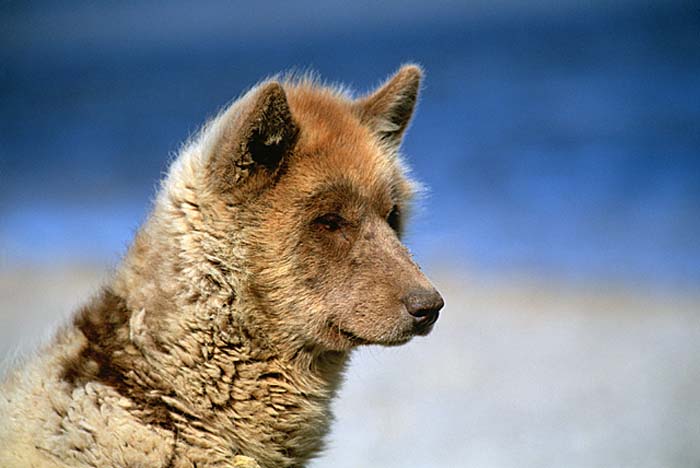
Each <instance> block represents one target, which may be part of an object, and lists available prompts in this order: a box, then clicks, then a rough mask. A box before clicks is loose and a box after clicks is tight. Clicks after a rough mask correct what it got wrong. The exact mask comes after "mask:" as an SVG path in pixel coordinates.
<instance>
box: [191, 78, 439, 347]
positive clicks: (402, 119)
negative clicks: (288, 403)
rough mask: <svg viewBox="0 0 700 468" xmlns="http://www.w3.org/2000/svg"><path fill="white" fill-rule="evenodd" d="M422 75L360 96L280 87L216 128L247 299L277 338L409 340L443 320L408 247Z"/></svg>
mask: <svg viewBox="0 0 700 468" xmlns="http://www.w3.org/2000/svg"><path fill="white" fill-rule="evenodd" d="M421 74H422V73H421V70H420V68H419V67H417V66H415V65H408V66H404V67H402V68H401V69H400V70H399V71H398V72H397V73H396V74H395V75H394V76H393V77H391V78H390V79H389V80H388V81H387V82H386V83H385V84H383V85H382V86H380V87H379V89H377V90H376V91H374V92H372V93H370V94H369V95H367V96H365V97H362V98H360V99H351V98H349V97H348V96H346V95H345V94H344V93H343V92H341V91H338V90H336V89H333V88H328V87H323V86H319V85H318V84H317V83H316V82H314V81H313V80H311V79H304V78H302V79H293V80H283V81H281V82H280V81H275V80H273V81H267V82H265V83H262V84H260V85H259V86H257V87H256V88H254V89H252V90H251V91H249V92H248V93H247V94H246V95H245V96H244V97H243V98H241V99H240V100H239V101H237V102H236V103H234V105H233V106H232V107H231V108H229V109H228V110H227V111H225V112H224V113H223V114H222V115H221V116H220V117H219V118H217V119H216V120H215V121H214V122H213V123H212V124H211V125H210V127H209V128H208V129H207V130H206V131H205V133H204V137H203V140H202V144H203V148H204V150H203V152H202V154H203V158H204V159H203V160H204V161H205V163H206V164H205V167H206V169H205V176H206V187H207V189H206V190H207V191H208V193H210V194H212V197H216V198H217V199H218V200H222V203H221V207H222V208H220V209H219V211H218V213H219V214H218V215H215V217H216V216H218V218H219V219H217V220H216V221H215V222H217V223H218V226H219V228H218V230H219V231H222V230H223V231H225V232H221V233H220V235H221V237H222V238H228V239H232V240H231V242H232V243H237V244H238V245H237V247H236V248H239V249H240V248H243V249H244V250H245V255H244V256H243V258H242V260H241V261H243V262H244V263H245V264H244V265H239V267H240V270H241V271H245V272H247V273H246V275H245V278H246V279H245V281H241V286H240V287H241V288H243V289H244V290H245V291H241V293H244V294H245V295H246V297H247V300H249V301H254V302H255V303H256V305H257V307H255V315H256V316H255V317H251V320H252V321H254V322H255V323H256V324H258V326H259V327H262V328H264V329H265V330H264V332H265V334H266V335H267V336H269V337H270V339H271V340H287V341H298V340H299V339H301V340H303V341H304V343H305V345H308V346H318V347H320V348H322V349H326V350H338V351H342V350H347V349H350V348H352V347H354V346H356V345H360V344H382V345H396V344H401V343H404V342H406V341H408V340H409V339H410V338H412V337H413V336H415V335H425V334H427V333H428V332H429V331H430V330H431V328H432V326H433V324H434V323H435V321H436V320H437V318H438V312H439V310H440V309H441V308H442V306H443V300H442V298H441V297H440V294H439V293H438V292H437V291H436V290H435V288H434V287H433V286H432V285H431V283H430V281H429V280H428V279H427V278H426V276H425V275H424V274H423V273H422V272H421V271H420V269H419V267H418V266H417V265H416V264H415V263H414V261H413V260H412V258H411V255H410V253H409V252H408V250H407V249H406V247H404V245H403V244H402V243H401V240H400V238H401V234H402V232H403V225H404V222H405V218H406V214H407V212H408V210H409V207H410V202H411V198H412V196H413V194H414V191H415V184H414V182H412V181H411V180H410V179H409V178H408V175H407V169H406V167H405V165H404V163H403V161H402V159H401V157H400V154H399V146H400V143H401V139H402V137H403V134H404V132H405V130H406V128H407V127H408V124H409V122H410V119H411V115H412V114H413V110H414V107H415V104H416V100H417V95H418V91H419V87H420V80H421ZM222 220H223V221H224V222H222ZM244 225H245V229H244V231H245V233H244V234H243V230H242V229H243V228H242V226H244ZM226 231H228V232H226ZM238 233H240V234H238ZM233 239H235V240H233Z"/></svg>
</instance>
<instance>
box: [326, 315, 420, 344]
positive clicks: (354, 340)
mask: <svg viewBox="0 0 700 468" xmlns="http://www.w3.org/2000/svg"><path fill="white" fill-rule="evenodd" d="M326 325H327V326H328V329H329V330H330V331H331V333H332V334H333V335H335V336H340V337H342V338H343V339H344V340H345V341H347V342H349V343H350V344H351V345H352V346H360V345H381V346H398V345H402V344H404V343H407V342H408V341H410V340H411V338H412V337H413V334H412V333H409V334H407V335H406V336H400V337H395V338H390V339H383V340H370V339H367V338H363V337H361V336H359V335H357V334H356V333H353V332H351V331H350V330H348V329H346V328H343V327H341V326H340V325H338V324H337V323H336V322H334V321H332V320H328V321H327V322H326Z"/></svg>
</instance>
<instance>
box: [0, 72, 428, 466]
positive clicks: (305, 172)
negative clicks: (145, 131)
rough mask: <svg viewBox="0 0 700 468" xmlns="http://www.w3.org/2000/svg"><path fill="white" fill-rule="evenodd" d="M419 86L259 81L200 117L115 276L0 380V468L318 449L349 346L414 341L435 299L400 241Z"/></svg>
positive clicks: (396, 80)
mask: <svg viewBox="0 0 700 468" xmlns="http://www.w3.org/2000/svg"><path fill="white" fill-rule="evenodd" d="M420 77H421V71H420V69H419V68H418V67H416V66H414V65H408V66H405V67H403V68H401V70H399V72H398V73H397V74H396V75H395V76H394V77H392V78H391V79H390V80H389V81H388V82H387V83H386V84H384V85H383V86H382V87H380V89H378V90H377V91H376V92H374V93H372V94H370V95H368V96H366V97H364V98H361V99H358V100H354V99H351V98H350V97H349V96H348V95H347V94H345V93H343V92H341V91H339V90H337V89H334V88H327V87H323V86H321V85H319V84H318V83H317V82H316V81H314V80H313V79H309V78H301V79H299V78H294V79H286V80H280V81H278V80H268V81H265V82H263V83H261V84H259V85H258V86H256V87H255V88H253V89H252V90H250V91H249V92H248V93H247V94H245V95H244V96H243V97H242V98H240V99H239V100H237V101H236V102H234V103H233V104H232V105H231V106H230V107H229V108H228V109H226V110H225V111H224V112H222V113H221V114H220V115H219V116H218V117H216V118H215V119H214V120H212V121H211V122H210V123H209V124H208V125H206V126H205V127H204V128H203V130H202V131H201V132H200V134H199V135H198V136H197V137H195V138H194V139H193V140H192V141H191V142H190V143H189V144H187V145H185V147H184V148H183V150H182V151H181V153H180V155H179V156H178V157H177V159H176V160H175V161H174V162H173V164H172V166H171V168H170V171H169V173H168V176H167V177H166V179H165V180H164V181H163V183H162V187H161V189H160V191H159V194H158V196H157V199H156V201H155V204H154V209H153V212H152V214H151V215H150V217H149V219H148V220H147V221H146V223H145V224H144V226H143V227H142V228H141V230H140V231H139V232H138V234H137V236H136V238H135V240H134V242H133V245H132V246H131V247H130V249H129V251H128V253H127V255H126V257H125V259H124V261H123V262H122V264H121V265H120V266H119V267H118V269H117V270H116V272H115V274H114V277H113V279H112V280H111V281H110V282H109V284H107V285H106V286H105V287H104V289H103V290H102V292H101V293H100V294H98V295H97V296H96V297H95V298H94V299H93V300H92V302H90V303H89V304H88V305H86V306H85V307H84V308H83V309H82V310H80V311H79V312H78V313H77V314H76V315H75V317H74V319H73V320H72V322H71V323H70V324H68V325H66V326H65V327H63V328H62V329H61V330H60V331H59V332H58V334H57V336H56V337H55V339H54V340H53V341H52V343H50V345H48V346H47V347H45V348H43V349H41V350H40V351H39V352H37V353H36V356H35V357H34V358H33V359H30V360H29V361H28V362H27V363H26V365H24V366H23V367H21V368H18V369H16V370H14V371H11V372H10V373H8V375H7V376H6V377H5V380H4V382H3V384H2V393H1V395H2V396H1V397H0V466H3V467H15V466H16V467H24V466H32V467H105V466H120V467H127V466H128V467H195V466H196V467H204V466H211V467H219V466H234V464H239V463H241V460H243V462H242V463H243V464H245V463H248V462H251V463H254V462H252V461H251V460H250V459H248V458H246V459H243V458H240V457H239V458H236V459H235V461H234V456H237V455H242V456H246V457H251V458H252V459H254V460H255V461H256V462H257V463H258V464H259V465H260V466H263V467H291V466H303V465H304V464H306V463H307V462H308V460H309V459H311V458H312V457H314V456H315V455H317V454H318V453H319V451H320V450H321V449H322V445H323V437H324V434H326V432H327V430H328V426H329V423H330V421H331V414H330V409H329V403H330V401H331V399H332V398H333V396H334V395H335V393H336V391H337V389H338V385H339V384H340V382H341V378H342V373H343V369H344V367H345V365H346V362H347V360H348V357H349V355H350V352H351V350H352V349H353V348H355V347H356V346H358V345H362V344H382V345H396V344H401V343H404V342H406V341H408V340H409V339H410V338H411V337H413V336H415V335H424V334H427V333H428V332H429V331H430V328H431V326H432V324H433V322H434V321H435V319H436V318H437V311H438V309H439V308H440V307H441V306H442V299H441V298H440V296H439V295H438V294H437V292H436V291H435V290H434V288H433V287H432V286H431V284H430V282H429V281H428V280H427V279H426V278H425V277H424V275H423V274H422V273H421V272H420V270H419V269H418V267H417V266H416V265H415V264H414V263H413V261H412V260H411V257H410V254H409V253H408V251H407V250H406V249H405V248H404V247H403V245H402V244H401V242H400V240H399V234H400V232H401V230H402V224H403V220H404V217H405V213H406V211H407V210H408V206H409V202H410V199H411V196H412V194H413V191H414V184H413V183H412V182H411V181H410V180H409V179H408V178H407V173H406V169H405V167H404V164H403V162H402V160H401V158H400V156H399V153H398V148H399V145H400V141H401V137H402V135H403V133H404V131H405V130H406V128H407V126H408V123H409V120H410V118H411V114H412V112H413V108H414V105H415V102H416V98H417V93H418V89H419V83H420ZM426 317H428V318H427V319H426ZM236 466H238V465H236ZM241 466H243V465H241Z"/></svg>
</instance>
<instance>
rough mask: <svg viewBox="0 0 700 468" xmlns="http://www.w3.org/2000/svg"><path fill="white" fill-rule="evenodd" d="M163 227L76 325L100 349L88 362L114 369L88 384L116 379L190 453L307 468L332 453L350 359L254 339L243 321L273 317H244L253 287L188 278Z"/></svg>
mask: <svg viewBox="0 0 700 468" xmlns="http://www.w3.org/2000/svg"><path fill="white" fill-rule="evenodd" d="M157 219H158V218H157V217H156V218H155V222H153V223H151V224H148V225H146V226H145V227H144V228H143V229H142V231H141V232H140V233H139V234H138V236H137V238H136V240H135V242H134V244H133V246H132V248H131V249H130V252H129V254H127V257H126V259H125V261H124V263H123V264H122V266H121V267H120V269H119V270H118V271H117V274H116V276H115V279H114V281H113V283H112V285H111V287H110V288H109V289H108V290H106V291H105V292H104V293H103V295H102V296H101V297H100V298H99V299H97V301H96V302H95V303H93V305H91V306H89V307H87V308H85V309H84V310H83V311H82V312H81V317H83V318H82V319H78V320H76V325H77V326H78V328H80V329H81V331H83V334H85V335H86V338H87V339H88V341H89V342H90V343H88V347H92V348H93V351H90V352H88V353H87V355H89V354H90V353H93V354H94V349H97V350H98V351H99V352H98V353H97V354H99V355H100V356H102V359H103V362H100V363H99V364H100V366H102V367H103V369H101V371H100V372H98V374H97V375H94V376H85V378H83V380H90V378H91V377H92V378H93V379H95V380H99V375H110V376H112V377H111V381H108V382H105V383H107V384H109V385H112V386H114V387H115V388H116V389H117V390H118V391H119V392H120V393H122V394H123V395H124V396H126V397H128V398H130V399H132V401H134V402H135V405H134V407H135V408H138V410H137V411H138V413H139V417H140V418H141V419H142V420H143V422H145V423H149V424H153V423H157V424H160V425H161V426H163V427H165V428H167V429H169V430H172V431H173V432H174V433H177V434H179V435H178V437H179V439H180V440H179V441H178V442H177V443H178V444H179V445H180V447H181V448H180V450H181V451H183V452H188V451H190V450H199V451H204V452H206V454H205V455H202V456H203V457H209V458H208V459H211V458H212V457H213V458H216V457H217V456H223V455H221V454H224V455H225V454H226V452H227V451H230V452H229V455H233V454H236V453H241V454H245V455H248V456H252V457H254V458H255V459H256V460H258V461H259V463H260V464H261V465H262V466H299V465H303V464H304V463H305V462H306V461H308V460H309V459H310V458H312V457H313V456H315V455H316V454H317V453H318V452H319V451H320V450H321V449H322V447H323V438H324V436H325V434H326V433H327V432H328V428H329V424H330V422H331V420H332V417H331V415H330V411H331V410H330V402H331V400H332V398H333V397H334V396H335V394H336V392H337V389H338V387H339V385H340V383H341V381H342V373H343V370H344V368H345V366H346V363H347V361H348V357H349V353H347V352H335V351H327V350H320V349H318V348H317V347H313V346H308V345H304V344H303V343H299V344H298V345H297V346H292V347H289V346H285V347H283V348H282V347H279V346H276V345H275V343H272V342H270V341H269V340H268V339H267V338H266V335H265V334H264V333H262V331H261V330H251V329H250V328H249V327H248V325H247V323H246V321H245V320H240V319H238V317H240V316H241V314H243V313H245V314H247V315H250V314H256V313H264V311H256V310H241V308H242V307H244V306H243V304H249V303H250V301H246V300H245V298H243V297H242V296H241V295H240V294H239V293H237V290H236V289H235V287H236V286H239V287H241V283H239V284H235V283H236V282H235V281H230V279H229V277H227V276H226V275H225V274H224V273H222V271H221V265H218V264H216V262H212V261H211V259H209V261H207V262H204V266H202V265H201V264H202V261H201V260H202V259H200V262H199V266H198V267H197V268H195V267H193V266H192V265H185V266H183V265H182V261H183V259H182V256H181V255H180V254H179V252H177V249H178V248H179V247H178V246H177V245H176V243H169V244H163V243H162V242H160V241H159V239H167V240H168V241H169V242H173V240H172V239H173V237H172V236H170V237H167V236H163V235H161V234H162V233H161V232H158V231H159V230H162V229H165V228H167V226H162V225H159V224H158V223H157ZM170 234H172V233H170ZM184 241H188V239H185V240H184ZM175 242H177V238H176V240H175ZM185 260H186V259H185ZM202 268H204V269H202ZM134 285H138V287H134ZM243 289H244V288H243ZM107 323H110V324H111V325H109V326H106V325H105V324H107ZM92 341H95V343H92ZM281 349H284V351H283V352H282V351H281ZM110 350H118V352H117V353H115V354H113V355H110V354H109V353H110ZM77 380H79V379H77ZM198 428H199V429H198ZM262 434H264V436H265V438H266V442H265V443H264V444H263V445H260V440H261V435H262ZM204 446H209V447H217V449H216V450H211V453H209V449H207V450H205V449H204V448H203V447H204ZM193 447H194V448H193ZM204 452H202V453H204Z"/></svg>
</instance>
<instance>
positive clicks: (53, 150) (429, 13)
mask: <svg viewBox="0 0 700 468" xmlns="http://www.w3.org/2000/svg"><path fill="white" fill-rule="evenodd" d="M163 5H164V4H162V3H161V2H156V1H144V0H139V1H101V2H96V1H70V2H65V1H60V2H59V1H34V2H20V1H4V2H2V3H1V4H0V18H1V19H0V21H1V26H2V27H0V43H1V44H2V46H1V47H0V102H1V103H2V107H1V109H0V263H2V264H4V265H5V266H8V265H15V264H50V263H60V262H64V261H76V260H78V261H98V262H100V261H104V262H116V261H117V260H118V258H119V255H120V254H121V253H123V251H124V249H125V247H126V245H127V244H128V241H129V239H130V238H131V237H132V235H133V232H134V230H135V229H136V228H137V227H138V225H139V222H140V221H141V220H142V219H143V218H144V216H145V215H146V213H147V210H148V208H149V206H148V205H149V203H148V200H149V199H151V198H152V196H153V194H154V191H155V187H156V183H157V180H158V179H159V178H160V176H161V174H162V172H163V171H164V170H165V169H166V168H167V163H168V160H169V159H170V158H171V157H172V155H173V154H174V153H176V152H177V150H178V147H179V145H180V143H181V142H182V141H183V140H185V139H186V138H187V137H188V135H190V134H191V133H192V132H194V131H195V130H196V129H197V128H198V126H199V125H201V124H202V123H203V122H204V121H205V119H207V118H208V117H210V116H212V115H213V114H214V113H215V112H216V111H217V110H218V109H219V108H220V107H221V106H222V105H224V104H225V103H227V102H229V101H230V100H231V99H233V98H235V97H236V96H237V95H239V94H240V93H241V91H243V90H244V89H245V88H246V87H249V86H250V85H252V84H254V83H255V82H256V81H258V80H259V79H261V78H263V77H265V76H267V75H270V74H274V73H277V72H279V71H284V70H290V69H296V70H307V69H312V70H315V71H317V72H319V73H320V75H321V76H322V77H324V78H325V79H326V80H328V81H332V82H343V83H347V84H349V85H351V87H353V88H354V89H355V90H358V91H359V92H364V91H368V90H370V89H371V88H372V87H373V86H375V85H377V84H378V83H379V82H380V81H381V80H382V79H383V78H385V77H386V76H387V75H388V74H390V73H392V72H393V71H394V70H396V69H397V67H398V66H399V65H400V64H401V63H403V62H407V61H416V62H418V63H420V64H422V65H423V66H424V67H425V69H426V71H427V79H426V82H425V88H424V91H423V95H422V101H421V104H420V108H419V111H418V114H417V118H416V119H415V121H414V124H413V127H412V129H411V130H410V132H409V134H408V137H407V139H406V141H405V145H404V150H405V153H406V154H407V156H408V159H409V161H410V163H411V164H412V166H413V167H414V169H415V174H416V175H417V177H418V178H419V179H421V180H422V181H424V182H425V183H426V184H427V185H428V186H429V187H430V188H431V192H430V196H429V197H428V198H427V199H426V200H425V201H424V202H423V210H421V211H419V213H418V216H417V219H416V222H415V223H414V227H415V229H414V230H413V231H411V233H410V235H409V239H408V241H409V244H411V246H412V247H413V248H414V250H415V251H416V252H417V254H418V256H419V258H420V259H421V260H423V261H429V262H433V263H434V264H440V265H446V266H450V267H456V268H464V269H468V270H476V271H491V272H500V271H524V272H534V273H537V274H540V275H543V276H547V275H556V276H558V277H563V278H571V279H574V280H584V281H585V280H590V279H596V280H600V279H601V278H603V279H615V280H623V281H625V282H631V283H633V284H641V285H645V284H653V285H663V286H671V287H682V288H686V287H693V286H697V285H698V284H700V123H699V122H700V10H699V8H698V4H697V3H695V2H677V1H656V2H652V1H619V2H606V1H595V0H594V1H589V2H574V1H570V0H565V1H560V2H553V1H552V2H546V1H542V0H539V1H535V2H515V1H510V0H504V1H499V2H491V1H485V0H476V1H472V2H461V1H447V0H443V1H437V2H419V1H416V0H409V1H399V0H392V1H385V2H373V1H369V0H362V1H356V2H353V3H351V4H350V3H347V4H346V3H343V2H337V1H330V2H318V3H317V2H315V1H309V0H304V1H301V2H260V3H256V4H255V6H254V7H253V6H252V4H250V3H248V2H241V3H238V4H235V3H231V2H227V1H219V2H202V3H196V4H195V3H193V2H186V1H181V0H177V1H171V2H168V3H167V6H163Z"/></svg>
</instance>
